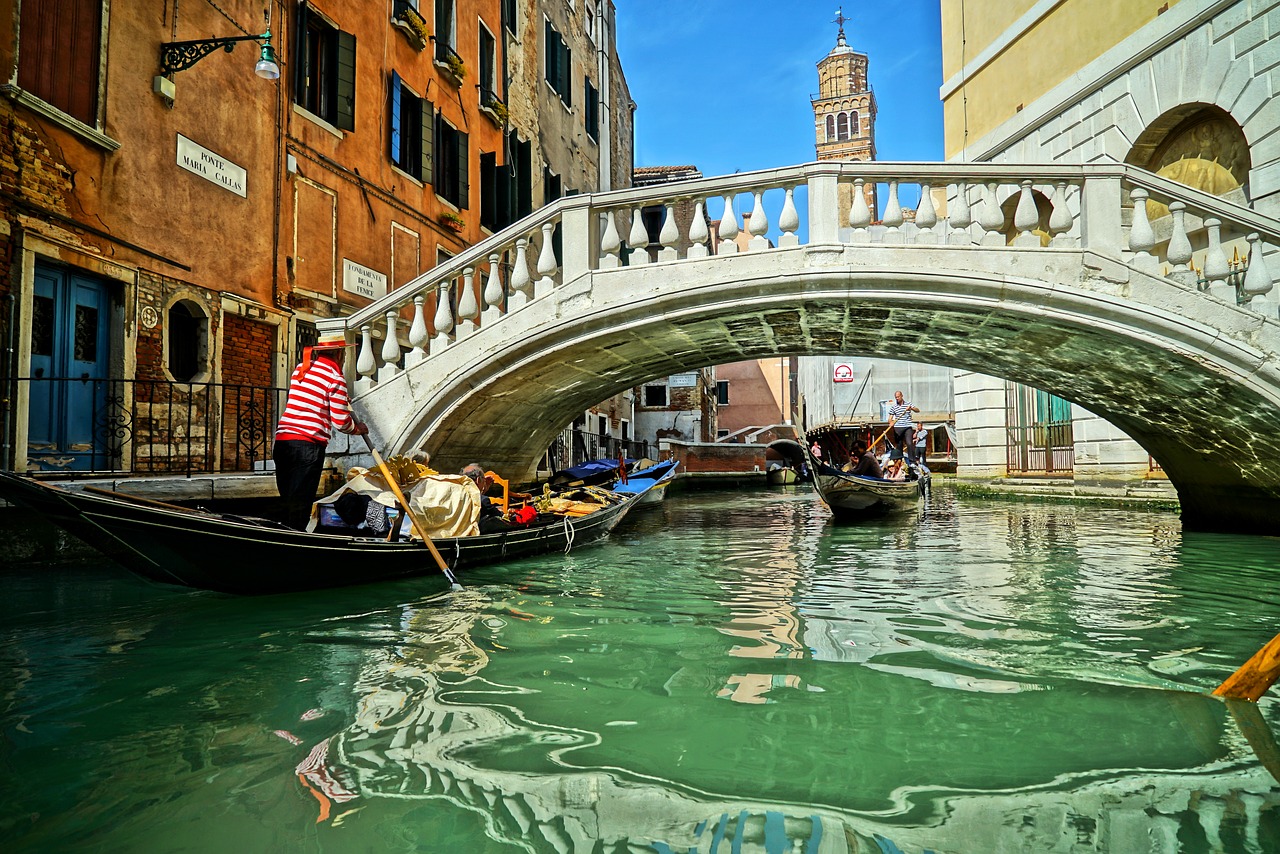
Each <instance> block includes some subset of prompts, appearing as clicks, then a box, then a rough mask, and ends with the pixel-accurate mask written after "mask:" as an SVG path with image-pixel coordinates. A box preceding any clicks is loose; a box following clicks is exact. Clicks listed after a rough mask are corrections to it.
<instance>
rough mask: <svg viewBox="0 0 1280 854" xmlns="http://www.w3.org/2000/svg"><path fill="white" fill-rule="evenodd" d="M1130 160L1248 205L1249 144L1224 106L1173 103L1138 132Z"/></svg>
mask: <svg viewBox="0 0 1280 854" xmlns="http://www.w3.org/2000/svg"><path fill="white" fill-rule="evenodd" d="M1125 162H1126V163H1130V164H1133V165H1134V166H1140V167H1142V168H1143V169H1146V170H1147V171H1149V172H1154V173H1156V174H1157V175H1160V176H1161V177H1164V178H1169V179H1170V180H1173V181H1177V182H1178V183H1180V184H1185V185H1186V186H1188V187H1192V188H1194V189H1197V190H1203V191H1204V192H1206V193H1209V194H1211V195H1214V196H1220V197H1222V198H1226V199H1230V200H1232V201H1235V202H1239V203H1241V204H1247V203H1248V196H1249V186H1248V185H1249V170H1250V168H1251V165H1252V164H1251V162H1250V155H1249V142H1248V140H1247V139H1246V138H1245V135H1244V131H1243V130H1242V129H1241V128H1240V125H1239V124H1238V123H1237V122H1236V120H1235V119H1234V118H1232V117H1231V114H1230V113H1228V112H1227V111H1225V110H1223V109H1221V108H1220V107H1215V106H1213V105H1211V104H1183V105H1181V106H1178V107H1174V108H1173V109H1172V110H1169V111H1168V112H1166V113H1165V114H1164V115H1162V116H1160V117H1159V118H1157V119H1156V120H1155V121H1153V122H1152V123H1151V124H1150V125H1148V126H1147V128H1146V130H1144V131H1143V132H1142V133H1141V134H1139V135H1138V138H1137V140H1136V141H1135V142H1134V143H1133V147H1132V148H1131V149H1130V150H1129V154H1128V156H1126V157H1125Z"/></svg>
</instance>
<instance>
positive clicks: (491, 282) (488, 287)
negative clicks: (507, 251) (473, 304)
mask: <svg viewBox="0 0 1280 854" xmlns="http://www.w3.org/2000/svg"><path fill="white" fill-rule="evenodd" d="M506 297H507V291H506V288H504V287H503V286H502V256H501V255H499V254H498V253H497V252H494V253H491V254H490V255H489V275H488V276H487V277H485V283H484V312H483V313H482V314H481V316H480V325H481V326H489V325H490V324H492V323H497V322H498V321H499V320H500V319H502V304H503V302H504V301H505V300H506Z"/></svg>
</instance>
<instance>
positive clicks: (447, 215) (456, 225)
mask: <svg viewBox="0 0 1280 854" xmlns="http://www.w3.org/2000/svg"><path fill="white" fill-rule="evenodd" d="M440 222H441V224H442V225H444V227H445V228H447V229H449V230H450V231H455V232H458V231H462V229H464V228H466V226H467V222H466V220H464V219H463V218H462V217H460V216H458V215H457V214H456V213H454V212H453V211H445V212H444V213H442V214H440Z"/></svg>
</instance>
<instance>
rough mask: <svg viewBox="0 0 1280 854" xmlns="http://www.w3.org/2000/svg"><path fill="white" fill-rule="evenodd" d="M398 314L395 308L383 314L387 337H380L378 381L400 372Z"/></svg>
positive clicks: (383, 380)
mask: <svg viewBox="0 0 1280 854" xmlns="http://www.w3.org/2000/svg"><path fill="white" fill-rule="evenodd" d="M399 315H400V312H398V311H396V310H395V309H392V310H391V311H388V312H387V313H386V315H385V317H386V319H387V337H385V338H383V339H382V367H380V368H378V382H385V381H386V380H389V379H391V378H392V377H394V376H395V375H396V374H398V373H400V330H399V325H400V324H399V320H400V317H399Z"/></svg>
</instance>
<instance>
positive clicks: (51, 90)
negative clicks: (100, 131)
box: [10, 0, 102, 128]
mask: <svg viewBox="0 0 1280 854" xmlns="http://www.w3.org/2000/svg"><path fill="white" fill-rule="evenodd" d="M20 5H21V10H22V11H21V19H20V22H19V26H20V30H19V32H18V45H19V46H18V50H19V62H18V86H19V88H21V89H23V90H25V91H26V92H29V93H30V94H32V95H34V96H36V97H37V98H39V99H40V100H42V101H44V102H45V103H46V104H49V105H50V106H53V107H57V108H58V109H59V110H61V111H62V112H64V113H66V114H67V115H69V116H71V117H72V118H75V119H78V120H79V121H82V122H84V123H85V124H86V125H89V126H90V127H94V128H96V127H97V126H98V69H99V62H100V61H101V48H100V45H101V38H102V0H62V2H58V3H35V2H27V3H22V4H20ZM10 11H12V9H11V10H10Z"/></svg>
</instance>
